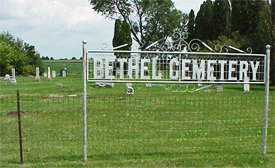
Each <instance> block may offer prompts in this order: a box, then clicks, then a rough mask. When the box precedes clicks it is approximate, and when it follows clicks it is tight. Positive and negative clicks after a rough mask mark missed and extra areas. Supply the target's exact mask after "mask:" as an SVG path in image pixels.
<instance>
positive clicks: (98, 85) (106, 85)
mask: <svg viewBox="0 0 275 168" xmlns="http://www.w3.org/2000/svg"><path fill="white" fill-rule="evenodd" d="M114 86H115V84H114V83H100V82H96V83H95V88H113V87H114Z"/></svg>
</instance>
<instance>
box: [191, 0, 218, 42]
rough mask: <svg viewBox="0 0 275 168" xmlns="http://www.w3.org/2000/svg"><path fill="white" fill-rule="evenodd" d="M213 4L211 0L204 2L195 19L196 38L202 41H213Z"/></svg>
mask: <svg viewBox="0 0 275 168" xmlns="http://www.w3.org/2000/svg"><path fill="white" fill-rule="evenodd" d="M212 18H213V2H212V1H211V0H207V1H204V2H203V4H202V5H201V7H200V10H199V12H198V14H197V17H196V20H195V22H196V28H195V32H196V33H195V34H196V36H197V37H196V38H199V39H201V40H203V41H206V40H212V39H213V28H214V25H213V19H212Z"/></svg>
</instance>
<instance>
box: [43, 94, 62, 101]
mask: <svg viewBox="0 0 275 168" xmlns="http://www.w3.org/2000/svg"><path fill="white" fill-rule="evenodd" d="M62 97H64V96H63V95H61V94H50V95H49V96H48V97H46V98H44V99H42V100H40V101H41V102H44V101H48V100H50V99H56V98H62Z"/></svg>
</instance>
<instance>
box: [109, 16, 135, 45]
mask: <svg viewBox="0 0 275 168" xmlns="http://www.w3.org/2000/svg"><path fill="white" fill-rule="evenodd" d="M123 44H128V45H127V46H125V47H122V48H119V50H131V46H132V38H131V30H130V26H129V24H128V23H126V21H121V20H120V19H116V21H115V32H114V38H113V47H117V46H120V45H123Z"/></svg>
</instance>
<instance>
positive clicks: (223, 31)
mask: <svg viewBox="0 0 275 168" xmlns="http://www.w3.org/2000/svg"><path fill="white" fill-rule="evenodd" d="M212 17H213V18H212V19H213V38H212V39H218V37H219V36H228V35H229V33H230V32H229V27H228V26H229V24H228V22H229V10H228V4H227V0H215V2H214V4H213V15H212Z"/></svg>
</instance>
